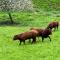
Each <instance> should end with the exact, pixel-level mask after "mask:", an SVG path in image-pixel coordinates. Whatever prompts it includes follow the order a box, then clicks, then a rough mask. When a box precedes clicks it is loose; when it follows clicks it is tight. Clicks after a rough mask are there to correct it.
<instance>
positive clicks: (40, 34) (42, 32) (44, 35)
mask: <svg viewBox="0 0 60 60" xmlns="http://www.w3.org/2000/svg"><path fill="white" fill-rule="evenodd" d="M30 30H36V31H38V35H37V37H42V42H43V40H44V38H47V37H49V39H50V41H51V38H50V36H49V35H51V34H52V30H51V29H37V28H31V29H30Z"/></svg>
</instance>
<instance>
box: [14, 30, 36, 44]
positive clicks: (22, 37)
mask: <svg viewBox="0 0 60 60" xmlns="http://www.w3.org/2000/svg"><path fill="white" fill-rule="evenodd" d="M36 36H37V31H33V30H32V31H29V32H24V33H21V34H18V35H15V36H14V38H13V40H19V41H20V44H21V42H24V44H25V40H27V39H33V41H32V43H34V42H36Z"/></svg>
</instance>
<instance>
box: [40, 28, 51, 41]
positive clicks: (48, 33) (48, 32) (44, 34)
mask: <svg viewBox="0 0 60 60" xmlns="http://www.w3.org/2000/svg"><path fill="white" fill-rule="evenodd" d="M51 34H52V31H51V29H45V30H43V32H42V36H41V37H42V42H43V40H44V38H47V37H48V38H49V39H50V41H51V38H50V36H49V35H51Z"/></svg>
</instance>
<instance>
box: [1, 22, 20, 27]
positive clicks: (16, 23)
mask: <svg viewBox="0 0 60 60" xmlns="http://www.w3.org/2000/svg"><path fill="white" fill-rule="evenodd" d="M19 24H20V23H19V22H14V23H13V24H12V23H11V21H0V26H15V25H19Z"/></svg>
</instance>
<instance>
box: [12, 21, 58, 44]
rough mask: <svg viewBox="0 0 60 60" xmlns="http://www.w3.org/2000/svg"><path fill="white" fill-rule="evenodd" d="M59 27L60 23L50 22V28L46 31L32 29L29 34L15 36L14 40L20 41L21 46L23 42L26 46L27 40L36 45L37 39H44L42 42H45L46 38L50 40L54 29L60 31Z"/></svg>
mask: <svg viewBox="0 0 60 60" xmlns="http://www.w3.org/2000/svg"><path fill="white" fill-rule="evenodd" d="M58 27H59V22H57V21H54V22H50V23H49V24H48V26H47V27H46V28H45V29H41V28H30V30H29V31H27V32H23V33H21V34H18V35H15V36H14V37H13V40H19V41H20V44H21V42H23V43H24V44H25V40H29V41H30V40H31V39H32V42H31V43H35V42H36V37H42V42H43V40H44V38H47V37H48V38H49V39H50V41H51V38H50V35H51V34H52V29H53V28H54V30H56V29H57V30H58Z"/></svg>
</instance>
